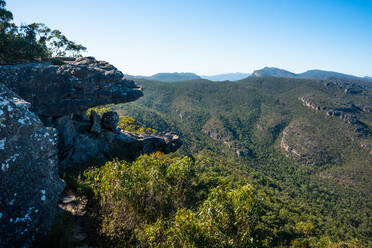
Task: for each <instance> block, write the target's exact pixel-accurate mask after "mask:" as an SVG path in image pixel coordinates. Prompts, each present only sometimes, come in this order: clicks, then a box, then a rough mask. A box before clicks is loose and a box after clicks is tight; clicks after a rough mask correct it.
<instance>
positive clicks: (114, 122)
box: [102, 111, 119, 131]
mask: <svg viewBox="0 0 372 248" xmlns="http://www.w3.org/2000/svg"><path fill="white" fill-rule="evenodd" d="M118 123H119V115H118V113H116V112H114V111H109V112H106V113H104V114H103V115H102V128H105V129H108V130H112V131H114V130H115V129H116V127H117V126H118Z"/></svg>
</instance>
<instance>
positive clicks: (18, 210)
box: [0, 84, 64, 247]
mask: <svg viewBox="0 0 372 248" xmlns="http://www.w3.org/2000/svg"><path fill="white" fill-rule="evenodd" d="M29 107H30V104H29V103H28V102H26V101H24V100H22V99H21V98H20V97H19V96H17V95H16V94H15V93H13V92H12V91H10V90H9V89H8V88H7V87H5V86H4V85H3V84H0V126H1V128H0V164H1V169H0V247H28V246H30V244H31V242H32V239H33V238H34V237H35V236H36V235H37V234H43V233H45V232H46V231H47V230H48V228H49V227H50V225H51V223H52V221H53V217H54V215H55V211H56V206H57V200H58V196H59V194H60V193H61V192H62V190H63V188H64V183H63V181H62V180H61V179H60V178H59V177H58V157H57V153H58V151H57V139H58V134H57V130H56V129H54V128H50V127H45V126H44V125H43V123H42V122H41V121H40V119H39V118H38V117H37V116H36V115H35V114H34V113H32V112H31V111H30V110H29Z"/></svg>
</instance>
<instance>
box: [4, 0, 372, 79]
mask: <svg viewBox="0 0 372 248" xmlns="http://www.w3.org/2000/svg"><path fill="white" fill-rule="evenodd" d="M7 4H8V9H9V10H11V11H12V12H13V13H14V18H15V21H16V23H31V22H43V23H45V24H47V25H48V26H50V27H51V28H55V29H59V30H61V31H62V32H63V33H64V34H66V36H67V37H68V38H70V39H71V40H74V41H76V42H78V43H81V44H83V45H85V46H86V47H87V48H88V53H87V54H86V55H89V56H94V57H96V58H98V59H101V60H106V61H109V62H110V63H112V64H113V65H115V66H116V67H118V68H119V69H121V70H122V71H123V73H125V74H130V75H145V76H148V75H153V74H156V73H159V72H172V71H174V72H193V73H196V74H198V75H217V74H225V73H234V72H242V73H252V72H253V71H254V70H257V69H261V68H263V67H265V66H268V67H278V68H281V69H285V70H288V71H291V72H294V73H301V72H304V71H307V70H312V69H320V70H327V71H335V72H340V73H345V74H351V75H356V76H363V77H364V76H372V72H371V69H370V68H372V60H371V56H370V54H372V46H371V45H370V44H372V15H370V13H372V1H311V2H304V1H259V2H257V1H241V0H239V1H209V0H208V1H203V2H200V1H195V0H192V1H187V2H182V1H166V0H162V1H156V2H155V1H134V0H130V1H118V0H116V1H115V0H111V1H106V2H104V3H103V2H101V1H96V0H93V1H89V2H87V1H79V2H75V1H72V0H66V1H63V2H60V1H48V2H45V1H41V0H35V1H27V2H25V1H21V0H12V1H8V2H7ZM35 13H36V14H35Z"/></svg>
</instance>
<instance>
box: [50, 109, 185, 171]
mask: <svg viewBox="0 0 372 248" xmlns="http://www.w3.org/2000/svg"><path fill="white" fill-rule="evenodd" d="M118 120H119V117H118V115H117V113H116V112H107V113H104V114H103V116H102V118H101V117H100V116H99V115H98V114H97V113H96V112H95V111H92V112H91V114H90V118H88V117H86V116H85V115H84V114H81V115H78V114H72V115H70V116H63V117H60V118H57V119H56V128H57V129H58V130H59V132H60V138H61V141H60V153H59V155H60V161H61V162H60V166H61V169H62V170H63V169H64V168H66V167H69V166H71V165H74V164H84V163H88V162H89V161H90V160H92V159H95V160H96V159H99V160H103V161H105V160H111V159H113V158H115V157H117V158H119V159H125V160H133V159H135V158H136V157H138V156H139V155H141V154H145V153H146V154H149V153H153V152H158V151H159V152H163V153H170V152H174V151H176V150H177V149H178V148H179V147H180V146H181V141H180V139H179V137H178V136H177V135H175V134H171V133H165V134H143V135H137V134H133V133H129V132H125V131H122V130H121V129H119V128H117V124H118Z"/></svg>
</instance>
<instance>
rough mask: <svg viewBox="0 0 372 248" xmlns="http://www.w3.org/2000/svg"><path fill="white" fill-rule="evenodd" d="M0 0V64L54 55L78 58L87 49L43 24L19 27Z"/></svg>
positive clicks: (47, 58) (35, 59)
mask: <svg viewBox="0 0 372 248" xmlns="http://www.w3.org/2000/svg"><path fill="white" fill-rule="evenodd" d="M5 6H6V3H5V1H4V0H1V1H0V64H10V63H22V62H30V61H43V60H49V59H51V58H52V56H66V55H67V54H68V53H70V54H71V55H72V56H75V57H76V56H79V55H80V53H81V52H82V51H85V50H86V48H85V47H84V46H82V45H80V44H77V43H75V42H73V41H70V40H68V39H67V37H66V36H64V35H63V34H62V33H61V32H60V31H59V30H51V29H50V28H48V27H47V26H45V25H44V24H42V23H32V24H29V25H22V26H20V27H18V26H16V25H15V24H14V23H13V22H12V21H13V14H12V13H11V12H10V11H8V10H7V9H6V8H5Z"/></svg>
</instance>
